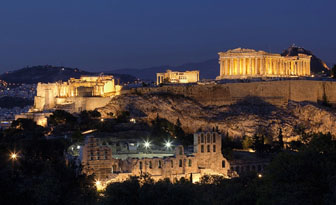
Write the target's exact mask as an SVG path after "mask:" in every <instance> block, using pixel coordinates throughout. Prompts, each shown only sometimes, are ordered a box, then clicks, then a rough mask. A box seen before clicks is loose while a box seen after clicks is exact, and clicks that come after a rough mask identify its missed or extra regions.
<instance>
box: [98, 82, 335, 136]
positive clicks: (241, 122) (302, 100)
mask: <svg viewBox="0 0 336 205" xmlns="http://www.w3.org/2000/svg"><path fill="white" fill-rule="evenodd" d="M335 90H336V82H323V81H313V80H284V81H268V82H263V81H261V82H246V83H226V84H210V85H184V86H176V85H171V86H162V87H151V88H145V87H144V88H135V89H131V90H130V91H129V93H128V94H124V95H121V96H118V97H116V98H113V99H112V100H111V102H110V103H109V104H108V105H107V106H105V107H103V108H100V109H99V112H102V114H105V115H107V113H110V112H113V113H116V114H117V113H120V112H121V111H123V110H125V111H129V112H130V113H131V116H134V117H143V118H144V119H147V120H148V121H151V120H153V119H155V118H156V117H157V115H159V116H160V117H162V118H166V119H168V120H169V121H171V122H173V123H175V122H176V121H177V119H179V120H180V122H181V123H182V127H183V128H184V130H186V131H187V132H190V133H193V132H195V131H196V130H197V129H199V128H200V127H209V128H211V127H215V126H218V128H219V129H220V130H221V131H222V132H224V133H225V132H227V133H228V134H229V135H230V136H236V137H242V136H244V135H248V136H251V135H253V134H254V133H255V132H257V131H258V130H259V129H264V130H267V132H270V133H272V134H273V135H275V136H276V135H277V133H278V131H279V128H281V129H282V131H283V134H284V136H286V137H287V138H293V137H294V138H295V137H296V136H297V135H298V133H297V131H298V129H299V128H305V129H306V130H305V131H306V132H322V133H326V132H331V133H332V134H336V129H335V126H336V113H335V110H333V109H329V108H327V107H325V106H321V105H319V103H323V102H328V103H330V104H333V103H335V102H336V92H335Z"/></svg>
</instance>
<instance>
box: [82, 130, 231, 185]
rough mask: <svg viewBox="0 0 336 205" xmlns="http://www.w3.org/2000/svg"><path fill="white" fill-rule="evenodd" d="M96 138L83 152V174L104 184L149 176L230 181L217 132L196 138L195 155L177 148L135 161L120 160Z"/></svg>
mask: <svg viewBox="0 0 336 205" xmlns="http://www.w3.org/2000/svg"><path fill="white" fill-rule="evenodd" d="M99 142H100V140H99V139H98V138H95V137H93V136H91V137H87V139H86V142H85V145H84V146H83V148H82V151H81V163H82V166H83V172H84V173H86V174H95V176H96V178H97V180H99V181H102V182H104V183H109V182H118V181H124V180H126V179H127V178H129V177H130V176H140V175H141V174H150V175H151V177H152V178H153V179H154V180H160V179H164V178H169V179H170V180H171V181H174V180H176V179H180V178H182V177H184V178H186V179H190V180H191V181H193V182H197V181H199V180H200V178H201V177H202V176H204V175H221V176H224V177H228V178H230V177H231V176H234V175H233V174H234V173H232V172H231V171H230V164H229V162H228V161H227V159H225V158H224V156H223V155H222V152H221V144H222V135H221V134H219V133H218V132H215V131H200V132H197V133H195V134H194V151H193V152H192V153H189V154H188V153H185V152H184V149H183V146H181V145H180V146H177V147H176V148H175V153H174V154H172V155H171V156H165V157H156V156H153V155H148V157H147V154H144V153H139V154H138V155H137V157H136V156H135V155H133V156H132V158H130V157H129V158H126V159H117V158H115V157H114V156H113V155H112V154H111V153H112V152H111V148H110V147H109V146H108V145H106V144H105V145H104V144H102V143H99Z"/></svg>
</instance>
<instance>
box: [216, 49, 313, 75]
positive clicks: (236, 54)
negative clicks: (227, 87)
mask: <svg viewBox="0 0 336 205" xmlns="http://www.w3.org/2000/svg"><path fill="white" fill-rule="evenodd" d="M218 55H219V64H220V75H219V76H218V77H217V78H216V79H218V80H220V79H225V78H248V77H290V76H310V59H311V56H309V55H305V54H299V55H298V56H281V55H280V54H273V53H267V52H265V51H256V50H253V49H242V48H236V49H233V50H228V51H226V52H220V53H218Z"/></svg>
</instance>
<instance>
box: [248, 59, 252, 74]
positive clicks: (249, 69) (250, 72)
mask: <svg viewBox="0 0 336 205" xmlns="http://www.w3.org/2000/svg"><path fill="white" fill-rule="evenodd" d="M248 59H249V67H248V72H247V74H248V75H252V66H253V65H252V58H251V57H250V58H248Z"/></svg>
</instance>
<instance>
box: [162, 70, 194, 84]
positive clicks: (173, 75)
mask: <svg viewBox="0 0 336 205" xmlns="http://www.w3.org/2000/svg"><path fill="white" fill-rule="evenodd" d="M198 81H199V71H198V70H193V71H185V72H179V71H171V70H167V71H166V72H165V73H157V74H156V83H157V84H161V83H196V82H198Z"/></svg>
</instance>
